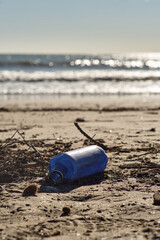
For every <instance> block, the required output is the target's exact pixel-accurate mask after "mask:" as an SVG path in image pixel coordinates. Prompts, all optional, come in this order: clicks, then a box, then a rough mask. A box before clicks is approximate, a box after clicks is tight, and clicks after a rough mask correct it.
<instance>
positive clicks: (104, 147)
mask: <svg viewBox="0 0 160 240" xmlns="http://www.w3.org/2000/svg"><path fill="white" fill-rule="evenodd" d="M74 125H75V126H76V128H77V129H78V130H79V131H80V132H81V133H82V134H83V135H84V136H85V137H86V138H88V139H89V140H90V141H92V142H93V143H95V144H96V145H98V146H99V147H101V148H103V149H104V150H107V149H108V147H107V146H105V145H104V144H102V143H100V142H99V141H96V140H95V139H93V138H92V137H90V136H89V135H88V134H87V133H86V132H84V131H83V130H82V128H81V127H80V126H79V125H78V123H77V122H74Z"/></svg>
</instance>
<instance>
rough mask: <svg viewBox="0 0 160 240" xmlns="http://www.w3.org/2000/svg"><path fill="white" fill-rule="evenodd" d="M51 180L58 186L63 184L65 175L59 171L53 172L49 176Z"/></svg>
mask: <svg viewBox="0 0 160 240" xmlns="http://www.w3.org/2000/svg"><path fill="white" fill-rule="evenodd" d="M49 178H50V179H51V180H52V182H53V183H54V184H55V185H57V184H60V183H62V182H63V174H62V173H61V172H60V171H58V170H54V169H53V170H52V171H51V172H50V174H49Z"/></svg>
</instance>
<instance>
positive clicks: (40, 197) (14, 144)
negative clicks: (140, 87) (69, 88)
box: [0, 96, 160, 240]
mask: <svg viewBox="0 0 160 240" xmlns="http://www.w3.org/2000/svg"><path fill="white" fill-rule="evenodd" d="M158 99H159V98H158V97H156V96H155V97H118V98H117V97H109V98H105V97H97V98H94V97H90V98H89V97H88V98H78V97H75V98H65V97H64V98H49V99H45V98H44V99H41V100H40V99H27V98H26V99H23V101H19V99H16V100H15V99H14V101H13V99H5V100H4V99H3V100H2V101H1V102H0V135H1V139H0V152H1V153H0V155H1V161H0V168H1V174H0V182H1V188H0V199H1V203H0V205H1V207H0V236H1V239H68V240H69V239H103V240H104V239H159V238H160V206H158V205H154V204H153V194H154V193H156V192H157V191H159V190H160V164H159V159H160V137H159V136H160V122H159V118H160V101H158ZM75 120H77V121H78V124H79V125H80V126H81V128H82V129H83V130H84V131H85V132H86V133H88V134H89V135H90V136H91V137H93V136H94V135H95V134H96V135H95V136H94V139H95V140H97V141H100V142H101V143H103V144H104V145H105V146H106V147H107V150H106V154H107V156H108V159H109V161H108V165H107V167H106V169H105V171H104V173H101V174H97V175H96V176H91V177H88V178H86V179H82V180H79V181H78V180H77V181H75V182H73V183H71V184H64V185H62V186H60V187H59V188H57V192H56V193H46V192H38V193H37V194H36V196H29V197H23V196H22V192H23V189H24V187H26V186H27V185H28V184H30V183H37V184H38V185H39V186H41V185H51V183H50V182H49V181H48V179H47V173H48V162H49V160H50V159H51V158H52V157H53V156H55V155H57V154H59V153H61V152H64V151H68V150H71V149H76V148H81V147H84V146H87V145H91V144H93V143H92V142H90V141H89V140H88V139H86V138H85V137H84V136H83V135H82V134H81V133H80V132H79V131H78V129H77V128H76V127H75V125H74V121H75ZM16 130H18V131H19V132H20V133H21V135H22V136H23V138H25V140H26V142H24V140H23V138H22V137H21V136H20V135H19V134H18V133H16V135H15V136H14V137H13V138H11V137H12V136H13V134H14V133H15V131H16ZM27 144H28V145H32V146H34V147H35V148H36V150H38V151H39V152H40V155H41V157H42V159H40V158H39V157H37V153H36V152H35V151H34V149H33V148H32V147H30V148H29V147H28V145H27ZM42 161H43V162H42ZM36 163H43V166H42V165H41V166H37V167H28V168H26V167H25V168H23V167H22V164H23V165H24V164H25V166H26V165H27V164H36ZM65 206H67V207H69V208H70V214H69V215H67V214H66V215H65V214H63V210H62V209H63V207H65Z"/></svg>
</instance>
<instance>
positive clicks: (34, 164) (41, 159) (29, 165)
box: [0, 130, 45, 170]
mask: <svg viewBox="0 0 160 240" xmlns="http://www.w3.org/2000/svg"><path fill="white" fill-rule="evenodd" d="M17 133H18V134H19V135H20V136H21V138H22V139H23V141H24V143H25V144H26V145H27V146H28V147H29V148H32V149H33V150H34V151H35V152H36V154H37V156H38V158H39V160H40V161H39V162H37V163H31V164H21V165H20V166H18V167H17V166H16V167H15V168H21V167H22V168H28V167H35V166H44V165H45V164H44V162H43V157H42V156H41V154H40V152H39V151H38V150H37V149H36V148H35V147H34V146H33V145H31V144H29V143H28V142H27V141H26V140H25V138H24V137H23V135H22V134H21V133H20V132H19V130H16V131H15V132H14V134H13V135H12V136H11V137H10V138H9V139H8V140H7V142H6V143H5V145H4V146H1V147H3V148H6V147H8V146H9V145H11V143H9V141H10V140H11V139H13V138H14V136H15V135H16V134H17ZM20 155H21V154H20V153H19V154H18V159H19V158H20ZM7 163H8V162H6V164H5V165H4V166H3V167H1V168H0V170H2V169H4V168H5V166H6V165H7Z"/></svg>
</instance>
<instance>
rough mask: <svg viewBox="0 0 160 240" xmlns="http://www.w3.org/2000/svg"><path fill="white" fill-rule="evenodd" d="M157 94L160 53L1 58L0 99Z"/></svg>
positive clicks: (159, 91)
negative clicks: (45, 96)
mask: <svg viewBox="0 0 160 240" xmlns="http://www.w3.org/2000/svg"><path fill="white" fill-rule="evenodd" d="M137 94H138V95H140V94H143V95H145V94H149V95H150V94H152V95H153V94H154V95H155V94H160V53H143V54H140V53H139V54H107V55H97V56H95V55H10V54H5V55H2V54H1V55H0V96H15V95H16V96H17V95H18V96H22V95H23V96H24V95H25V96H26V95H29V96H31V95H32V96H33V95H34V96H38V95H40V96H42V95H54V96H57V95H58V96H59V95H60V96H62V95H70V96H73V95H80V96H82V95H93V96H94V95H96V96H97V95H137Z"/></svg>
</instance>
